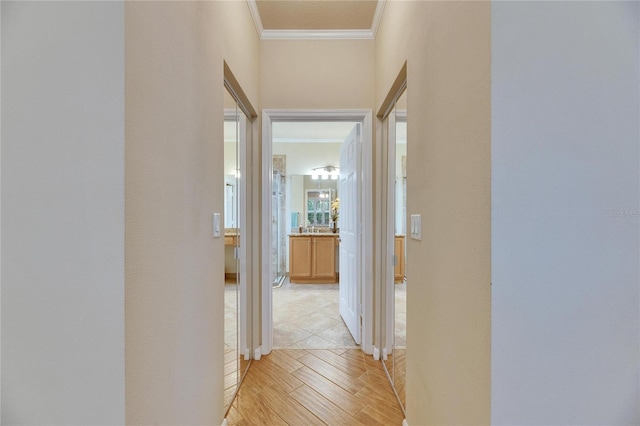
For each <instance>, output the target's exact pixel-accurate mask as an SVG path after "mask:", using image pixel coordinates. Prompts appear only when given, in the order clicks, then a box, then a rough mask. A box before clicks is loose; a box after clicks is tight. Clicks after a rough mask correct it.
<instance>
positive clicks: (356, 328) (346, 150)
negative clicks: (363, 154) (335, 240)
mask: <svg viewBox="0 0 640 426" xmlns="http://www.w3.org/2000/svg"><path fill="white" fill-rule="evenodd" d="M361 126H362V125H361V124H356V126H355V127H354V128H353V130H352V131H351V133H350V134H349V136H348V137H347V139H345V141H344V142H343V143H342V147H341V149H340V194H339V198H340V222H339V226H340V315H341V316H342V319H343V320H344V322H345V324H346V325H347V327H348V328H349V331H350V332H351V335H352V336H353V339H354V340H355V341H356V343H357V344H360V340H361V328H360V295H361V285H360V284H361V283H360V218H361V217H362V216H361V214H360V213H361V212H360V188H361V185H360V179H359V176H360V174H361V170H360V151H361V143H360V140H361V134H362V132H361Z"/></svg>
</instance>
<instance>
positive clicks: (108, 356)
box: [2, 2, 124, 425]
mask: <svg viewBox="0 0 640 426" xmlns="http://www.w3.org/2000/svg"><path fill="white" fill-rule="evenodd" d="M2 105H3V108H2V177H3V179H2V256H3V258H2V390H3V392H2V423H3V424H48V425H51V424H65V425H69V424H92V425H97V424H122V423H124V14H123V5H122V3H119V2H101V3H96V2H68V3H61V2H38V3H36V2H2Z"/></svg>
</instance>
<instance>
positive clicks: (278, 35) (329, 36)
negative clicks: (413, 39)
mask: <svg viewBox="0 0 640 426" xmlns="http://www.w3.org/2000/svg"><path fill="white" fill-rule="evenodd" d="M385 3H386V0H378V4H377V6H376V12H375V15H374V16H373V22H372V25H371V29H367V30H265V29H264V26H263V25H262V19H261V18H260V12H259V11H258V5H257V3H256V0H247V5H248V6H249V11H250V12H251V17H252V18H253V25H254V26H255V27H256V31H257V32H258V37H260V40H373V39H375V36H376V33H377V31H378V27H379V25H380V20H381V19H382V12H383V10H384V5H385Z"/></svg>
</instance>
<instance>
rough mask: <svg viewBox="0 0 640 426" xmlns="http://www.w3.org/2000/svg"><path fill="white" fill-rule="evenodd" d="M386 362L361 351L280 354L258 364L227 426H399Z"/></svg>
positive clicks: (398, 411)
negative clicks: (386, 370) (384, 365)
mask: <svg viewBox="0 0 640 426" xmlns="http://www.w3.org/2000/svg"><path fill="white" fill-rule="evenodd" d="M403 418H404V415H403V413H402V410H401V409H400V406H399V405H398V402H397V399H396V396H395V395H394V393H393V390H392V389H391V386H390V384H389V381H388V379H387V376H386V375H385V372H384V370H383V368H382V363H381V362H379V361H374V360H373V358H371V356H367V355H365V354H364V353H363V352H362V351H361V350H359V349H331V350H302V349H289V350H287V349H280V350H274V351H272V352H271V354H269V355H267V356H264V357H263V358H262V359H261V360H260V361H254V362H253V363H252V364H251V367H250V368H249V372H248V373H247V376H246V377H245V379H244V381H243V382H242V385H241V386H240V391H239V392H238V395H237V396H236V399H235V400H234V401H233V404H232V406H231V409H230V410H229V413H228V415H227V420H228V422H229V423H228V424H229V425H324V424H327V425H401V424H402V420H403Z"/></svg>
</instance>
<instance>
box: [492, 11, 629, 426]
mask: <svg viewBox="0 0 640 426" xmlns="http://www.w3.org/2000/svg"><path fill="white" fill-rule="evenodd" d="M638 28H639V13H638V3H637V2H627V3H614V2H566V3H564V2H563V3H555V2H495V3H493V11H492V38H493V42H492V74H493V87H492V133H493V137H492V176H493V179H492V200H493V201H492V282H493V287H492V386H491V388H492V423H494V424H504V425H512V424H521V425H524V424H545V425H551V424H607V425H614V424H619V425H622V424H640V411H639V406H640V404H639V401H640V393H639V385H640V382H639V375H638V373H639V366H638V363H639V359H640V354H639V352H638V349H639V341H638V338H639V319H640V318H639V316H638V310H639V304H638V303H639V299H638V282H639V276H638V273H639V271H638V262H639V258H640V253H639V249H638V235H639V226H638V212H639V211H638V209H639V198H638V197H639V195H638V194H639V192H640V187H639V182H638V178H639V173H638V167H639V163H638V153H639V151H638V148H639V147H638V145H639V144H638V141H639V136H640V135H639V127H638V125H639V112H640V111H639V108H638V106H639V104H638V94H639V92H638V84H639V74H638V48H639V45H638V40H639V30H638Z"/></svg>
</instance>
